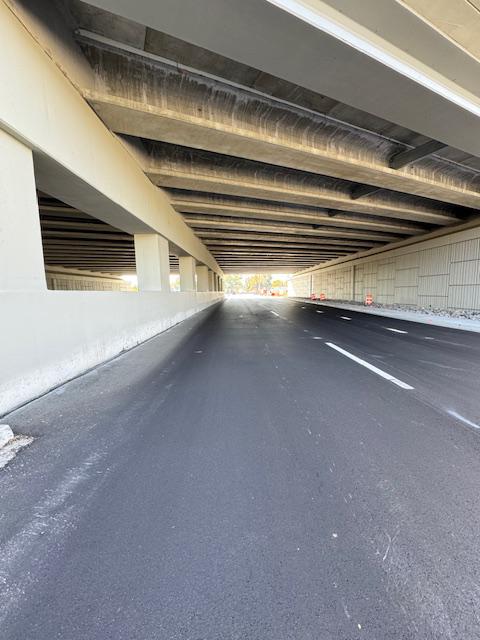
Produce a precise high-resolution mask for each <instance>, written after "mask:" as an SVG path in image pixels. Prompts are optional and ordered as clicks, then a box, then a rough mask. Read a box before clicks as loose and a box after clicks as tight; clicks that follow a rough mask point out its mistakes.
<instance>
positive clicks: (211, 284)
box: [208, 269, 215, 291]
mask: <svg viewBox="0 0 480 640" xmlns="http://www.w3.org/2000/svg"><path fill="white" fill-rule="evenodd" d="M208 290H209V291H215V274H214V272H213V271H211V270H210V269H209V270H208Z"/></svg>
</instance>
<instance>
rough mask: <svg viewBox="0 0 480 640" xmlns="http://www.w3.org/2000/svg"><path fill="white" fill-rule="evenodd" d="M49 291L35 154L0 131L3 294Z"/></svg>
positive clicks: (0, 282) (0, 287)
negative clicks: (33, 155) (36, 189)
mask: <svg viewBox="0 0 480 640" xmlns="http://www.w3.org/2000/svg"><path fill="white" fill-rule="evenodd" d="M46 288H47V284H46V280H45V267H44V264H43V253H42V236H41V233H40V218H39V214H38V203H37V196H36V192H35V176H34V172H33V159H32V152H31V151H30V149H28V147H26V146H25V145H24V144H22V143H21V142H19V141H18V140H16V139H15V138H13V137H12V136H11V135H9V134H8V133H5V132H4V131H2V130H1V129H0V291H21V290H31V289H46Z"/></svg>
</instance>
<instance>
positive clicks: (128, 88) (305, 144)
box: [84, 43, 480, 208]
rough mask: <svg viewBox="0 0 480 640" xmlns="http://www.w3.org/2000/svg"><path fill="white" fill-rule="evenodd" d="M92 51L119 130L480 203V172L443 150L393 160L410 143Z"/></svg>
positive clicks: (95, 98)
mask: <svg viewBox="0 0 480 640" xmlns="http://www.w3.org/2000/svg"><path fill="white" fill-rule="evenodd" d="M84 49H85V51H86V54H87V56H88V57H89V59H90V61H91V63H92V66H93V67H94V68H95V77H96V89H95V90H93V91H92V90H88V89H87V90H86V91H85V94H84V95H85V97H86V99H87V100H88V101H89V103H90V104H91V105H92V107H93V108H94V110H95V111H96V112H97V114H98V115H99V116H100V117H101V119H102V120H103V121H104V122H105V123H106V124H107V126H108V127H109V128H110V129H112V130H113V131H115V132H117V133H122V134H127V135H131V136H136V137H141V138H148V139H152V140H159V141H165V142H169V143H172V144H178V145H183V146H188V147H194V148H198V149H206V150H209V151H213V152H216V153H222V154H228V155H232V156H239V157H242V158H248V159H250V160H254V161H258V162H264V163H269V164H272V165H279V166H286V167H290V168H292V169H297V170H301V171H308V172H310V173H317V174H321V175H329V176H334V177H336V178H340V179H343V180H350V181H353V182H356V183H361V184H363V183H366V184H368V185H373V186H376V187H379V188H384V189H389V190H394V191H399V192H404V193H410V194H413V195H417V196H422V197H426V198H432V199H436V200H440V201H444V202H450V203H453V204H459V205H462V206H467V207H472V208H480V194H479V189H478V187H479V183H480V175H479V173H478V172H475V171H473V170H471V169H468V168H466V167H460V166H459V165H456V164H452V163H449V162H448V161H445V160H442V159H441V158H437V157H436V158H435V160H434V161H432V159H427V160H425V159H423V160H417V162H415V163H414V164H408V165H406V166H402V167H396V168H392V167H391V166H389V165H390V161H391V159H392V157H393V156H398V154H400V153H401V152H404V151H405V150H406V151H407V152H410V153H411V152H412V151H411V149H410V148H407V149H406V148H405V146H404V145H399V144H397V143H396V142H394V141H392V140H388V139H386V138H383V137H382V136H379V135H377V134H374V133H371V132H368V131H365V130H361V129H358V128H355V127H352V126H349V125H347V124H345V123H342V122H339V121H337V120H334V119H332V118H329V117H328V116H324V115H320V114H318V115H317V114H314V113H312V112H308V111H306V110H302V109H301V108H299V107H294V106H293V105H292V106H289V107H287V106H286V105H284V104H280V103H278V102H276V101H275V100H274V99H272V98H270V97H267V96H261V95H259V94H257V93H253V92H251V91H249V90H247V89H244V90H242V89H240V88H238V87H234V86H231V85H228V84H226V83H224V82H221V81H219V80H215V79H213V78H208V77H205V76H199V75H196V74H195V73H190V74H188V75H187V74H186V73H185V71H183V70H182V71H180V70H178V69H177V68H176V66H173V65H172V66H167V65H165V64H162V63H159V62H157V63H155V62H154V61H152V60H148V59H141V58H140V57H139V56H135V55H133V56H132V54H131V53H127V52H125V51H121V50H118V51H112V50H111V49H110V48H106V47H104V46H101V45H99V44H98V43H95V44H93V43H89V44H87V45H84ZM139 53H140V54H141V52H139ZM186 75H187V77H186ZM125 78H128V79H129V81H128V83H127V82H125ZM434 142H436V141H434ZM437 144H438V143H437ZM279 160H280V161H279Z"/></svg>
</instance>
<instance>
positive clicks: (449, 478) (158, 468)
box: [0, 299, 480, 640]
mask: <svg viewBox="0 0 480 640" xmlns="http://www.w3.org/2000/svg"><path fill="white" fill-rule="evenodd" d="M302 307H305V308H302ZM322 310H324V313H323V314H319V313H316V309H315V307H313V305H302V304H299V303H297V302H293V301H276V300H268V299H237V300H228V301H226V302H225V303H224V304H223V305H218V306H216V307H215V308H214V309H210V310H208V311H206V312H203V313H202V314H200V315H199V316H197V317H196V318H194V319H190V320H188V321H186V322H185V323H182V324H181V325H179V326H177V327H175V328H174V329H171V330H170V331H168V332H166V333H164V334H162V335H161V336H159V337H157V338H155V339H153V340H150V341H149V342H147V343H145V344H144V345H142V346H140V347H138V348H136V349H134V350H132V351H131V352H129V353H128V354H125V355H123V356H122V357H120V358H118V359H116V360H114V361H112V362H110V363H108V364H106V365H104V366H102V367H99V368H97V369H96V370H95V371H93V372H91V373H90V374H88V375H86V376H83V377H82V378H79V379H78V380H76V381H73V382H71V383H69V384H67V385H65V386H64V387H62V388H60V389H58V390H57V391H55V392H53V393H51V394H49V395H47V396H45V397H44V398H42V399H40V400H38V401H36V402H34V403H31V404H30V405H28V406H27V407H25V408H23V409H21V410H19V411H17V412H15V413H14V414H11V416H9V417H8V421H9V423H10V424H11V425H12V426H13V427H14V428H15V430H17V431H19V432H23V433H31V434H33V435H36V436H37V439H36V440H35V441H34V443H33V444H32V445H31V446H30V447H29V448H28V449H26V450H24V451H23V452H22V453H21V454H20V455H19V456H18V457H17V458H16V459H15V460H14V461H13V463H11V464H10V465H9V466H8V467H7V468H6V469H4V470H3V472H0V496H1V498H0V500H1V519H0V534H1V543H0V590H1V597H0V631H1V637H2V639H3V638H5V639H6V640H13V639H15V640H52V639H53V638H65V639H68V640H77V639H80V638H81V639H82V640H85V639H88V640H90V639H95V640H96V639H99V640H100V639H101V640H105V639H110V638H111V639H115V640H123V639H128V640H133V639H137V638H138V639H142V640H150V639H154V638H159V639H162V640H163V639H168V640H174V639H175V640H176V639H182V640H200V639H202V640H230V639H231V640H233V639H235V640H237V639H239V640H240V639H241V640H244V639H252V640H253V639H255V640H256V639H258V640H270V639H271V640H284V639H289V640H300V639H301V640H310V639H311V640H324V639H326V640H329V639H336V640H337V639H338V640H340V639H341V640H345V639H347V640H350V639H356V638H373V639H378V640H380V639H381V640H384V639H385V638H389V639H400V638H402V639H403V638H407V639H408V638H418V639H429V638H432V639H433V638H435V639H438V638H453V639H460V638H461V639H462V640H463V639H464V638H473V639H474V638H480V621H479V617H480V613H479V611H480V608H479V604H480V578H479V576H480V553H479V552H480V526H479V525H480V509H479V507H480V498H479V491H478V487H479V486H480V440H479V438H480V433H478V431H477V430H476V429H475V428H474V427H469V426H467V425H466V424H465V423H464V422H462V421H461V420H459V419H458V418H454V417H452V415H451V414H449V413H448V410H450V409H451V408H452V407H453V409H455V411H456V412H457V413H458V415H461V416H463V417H464V418H468V419H470V421H471V422H472V423H475V421H479V419H480V394H479V393H478V385H479V378H480V358H479V345H480V336H478V335H477V334H470V333H464V332H459V331H454V330H447V329H439V328H433V327H427V326H425V325H418V324H415V323H399V322H398V321H393V320H385V319H381V318H374V319H373V318H372V317H370V316H368V317H366V316H362V315H361V314H353V313H351V312H343V311H341V312H339V310H337V309H333V310H332V309H326V308H325V309H324V308H322ZM341 315H344V316H346V317H351V318H352V319H351V320H343V319H342V318H340V317H338V316H341ZM392 323H394V324H392ZM384 326H387V327H392V328H402V327H403V329H402V330H406V331H407V332H408V333H406V334H400V333H394V332H390V331H387V330H386V329H385V328H383V327H384ZM425 337H429V338H434V339H433V340H426V339H425ZM328 343H330V344H332V345H335V346H337V347H338V348H340V349H342V350H343V351H344V352H347V353H348V354H350V355H353V356H354V357H356V358H360V359H361V360H364V361H365V362H367V363H369V364H373V365H374V366H376V367H377V368H379V369H381V371H382V372H384V373H386V374H387V375H390V376H394V377H395V378H396V379H398V380H399V381H400V382H403V383H405V384H406V385H409V386H411V387H413V389H406V388H402V387H401V386H398V385H397V384H395V383H394V382H392V381H391V380H388V379H385V378H384V377H381V376H380V375H378V373H376V372H375V371H372V370H371V369H368V368H366V367H365V366H364V365H362V364H359V363H358V362H357V361H354V360H352V359H350V357H347V356H346V355H344V353H342V352H339V351H337V350H335V349H334V348H333V347H331V346H328ZM433 343H434V344H433ZM451 343H453V344H451ZM427 362H430V363H431V362H435V363H437V364H442V365H444V367H446V368H443V367H440V366H437V367H435V366H434V365H428V364H426V363H427ZM459 369H461V371H460V370H459ZM427 372H429V373H428V375H427Z"/></svg>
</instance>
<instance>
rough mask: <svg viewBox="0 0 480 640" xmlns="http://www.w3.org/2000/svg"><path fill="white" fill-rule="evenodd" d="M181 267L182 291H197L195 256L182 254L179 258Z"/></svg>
mask: <svg viewBox="0 0 480 640" xmlns="http://www.w3.org/2000/svg"><path fill="white" fill-rule="evenodd" d="M178 266H179V269H180V291H196V290H197V286H196V283H195V258H192V257H191V256H180V257H179V258H178Z"/></svg>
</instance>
